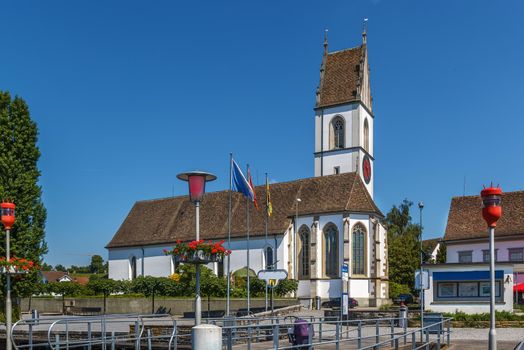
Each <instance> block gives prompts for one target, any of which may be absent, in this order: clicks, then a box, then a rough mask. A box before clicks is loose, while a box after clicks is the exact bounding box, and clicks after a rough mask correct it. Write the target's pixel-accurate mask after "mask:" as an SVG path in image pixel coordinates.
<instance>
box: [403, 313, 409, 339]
mask: <svg viewBox="0 0 524 350" xmlns="http://www.w3.org/2000/svg"><path fill="white" fill-rule="evenodd" d="M406 315H407V312H406ZM403 326H404V327H403V328H404V345H405V344H407V342H408V340H407V336H406V333H407V332H408V318H407V317H406V318H405V319H404V325H403Z"/></svg>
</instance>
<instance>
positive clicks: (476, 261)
mask: <svg viewBox="0 0 524 350" xmlns="http://www.w3.org/2000/svg"><path fill="white" fill-rule="evenodd" d="M481 208H482V199H481V198H480V196H478V195H477V196H463V197H454V198H452V199H451V205H450V209H449V215H448V223H447V226H446V234H445V236H444V241H445V244H446V249H447V254H446V263H445V264H426V265H425V268H426V269H428V270H429V278H430V284H429V287H430V288H429V290H427V291H426V299H425V300H426V302H425V306H426V308H427V309H431V310H433V311H442V312H454V311H455V310H460V311H464V312H467V313H481V312H488V311H489V295H490V280H489V262H490V255H489V243H488V234H487V227H486V222H485V221H484V219H483V218H482V215H481ZM502 208H503V214H502V217H501V219H500V220H499V221H498V222H497V228H496V230H495V261H496V263H495V280H496V296H495V298H496V306H495V307H496V309H497V310H505V311H512V310H513V302H514V299H515V300H516V297H515V296H514V295H513V292H514V289H516V287H517V286H516V284H521V283H523V282H524V280H523V278H522V277H523V275H524V274H523V272H524V191H516V192H506V193H504V194H503V195H502Z"/></svg>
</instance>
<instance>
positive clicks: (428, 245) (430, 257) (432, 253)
mask: <svg viewBox="0 0 524 350" xmlns="http://www.w3.org/2000/svg"><path fill="white" fill-rule="evenodd" d="M441 245H442V238H434V239H426V240H423V241H422V250H423V251H424V254H426V256H425V258H424V260H425V261H426V262H430V263H434V262H436V261H437V255H438V252H439V250H440V247H441Z"/></svg>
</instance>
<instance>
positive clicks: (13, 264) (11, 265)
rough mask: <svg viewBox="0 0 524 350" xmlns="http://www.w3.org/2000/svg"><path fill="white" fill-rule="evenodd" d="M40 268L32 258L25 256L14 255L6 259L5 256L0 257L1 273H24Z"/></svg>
mask: <svg viewBox="0 0 524 350" xmlns="http://www.w3.org/2000/svg"><path fill="white" fill-rule="evenodd" d="M37 268H38V265H36V264H35V263H34V262H32V261H31V260H27V259H24V258H17V257H12V258H11V259H9V261H8V260H6V259H5V257H0V273H1V274H6V273H9V274H13V275H22V274H26V273H29V272H31V271H32V270H35V269H37Z"/></svg>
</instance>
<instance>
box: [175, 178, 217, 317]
mask: <svg viewBox="0 0 524 350" xmlns="http://www.w3.org/2000/svg"><path fill="white" fill-rule="evenodd" d="M176 177H177V178H178V179H180V180H182V181H187V182H188V184H189V200H190V201H191V202H193V203H194V204H195V224H196V228H195V236H196V240H197V241H198V240H200V202H201V201H202V198H203V196H204V193H205V192H206V182H209V181H213V180H216V178H217V177H216V176H215V175H213V174H211V173H206V172H203V171H191V172H187V173H181V174H178V175H177V176H176ZM195 270H196V274H195V276H196V287H195V326H198V325H199V324H200V323H201V321H202V300H201V298H200V264H196V266H195Z"/></svg>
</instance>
